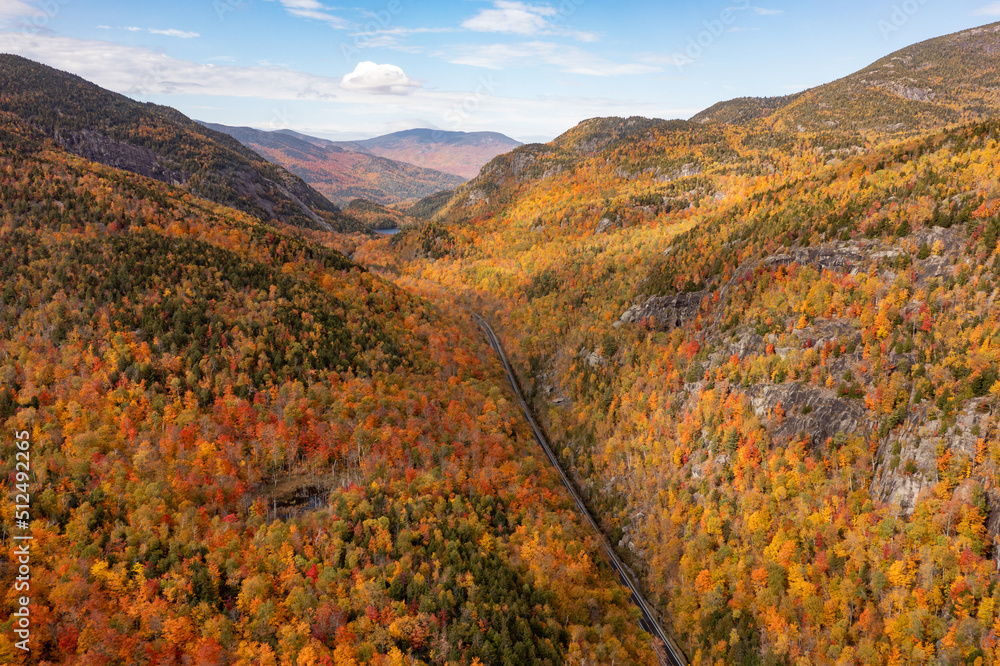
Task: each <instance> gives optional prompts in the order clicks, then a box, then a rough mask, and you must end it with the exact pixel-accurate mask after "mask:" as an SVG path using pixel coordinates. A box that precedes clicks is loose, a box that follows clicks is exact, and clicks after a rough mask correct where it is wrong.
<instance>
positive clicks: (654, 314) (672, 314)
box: [618, 291, 707, 331]
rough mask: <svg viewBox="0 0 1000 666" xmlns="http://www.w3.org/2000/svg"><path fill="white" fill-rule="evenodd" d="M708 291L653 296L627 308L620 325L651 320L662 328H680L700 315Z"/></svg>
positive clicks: (665, 329)
mask: <svg viewBox="0 0 1000 666" xmlns="http://www.w3.org/2000/svg"><path fill="white" fill-rule="evenodd" d="M706 293H707V292H704V291H694V292H690V293H681V294H675V295H673V296H653V297H651V298H649V299H648V300H647V301H646V302H645V303H640V304H637V305H633V306H632V307H630V308H629V309H628V310H626V311H625V313H624V314H622V316H621V318H620V319H619V320H618V322H619V324H618V325H619V326H620V325H621V324H636V323H638V322H641V321H643V320H650V321H652V322H654V325H655V326H656V327H657V328H659V329H660V330H664V331H669V330H672V329H675V328H679V327H681V326H683V325H684V324H685V323H686V322H688V321H690V320H692V319H694V318H695V317H696V316H697V315H698V311H699V310H700V309H701V301H702V299H703V298H705V295H706Z"/></svg>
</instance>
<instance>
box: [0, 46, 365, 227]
mask: <svg viewBox="0 0 1000 666" xmlns="http://www.w3.org/2000/svg"><path fill="white" fill-rule="evenodd" d="M0 111H4V112H8V113H12V114H14V115H16V116H18V117H19V118H21V119H23V120H24V121H26V122H27V123H28V124H30V125H31V126H32V127H35V128H37V129H38V130H39V131H40V132H41V133H42V134H44V135H45V136H47V137H50V138H52V139H54V140H55V141H56V142H57V143H59V145H61V146H62V147H63V148H66V149H67V150H69V151H71V152H73V153H75V154H77V155H80V156H82V157H86V158H88V159H92V160H95V161H97V162H100V163H102V164H106V165H108V166H113V167H116V168H121V169H125V170H127V171H131V172H132V173H136V174H139V175H142V176H146V177H149V178H154V179H156V180H159V181H161V182H165V183H172V184H175V185H180V186H182V187H184V188H185V189H187V190H189V191H190V192H192V193H193V194H196V195H198V196H201V197H204V198H206V199H209V200H210V201H214V202H216V203H221V204H224V205H227V206H232V207H234V208H237V209H239V210H242V211H244V212H246V213H250V214H251V215H254V216H256V217H259V218H261V219H264V220H269V219H276V220H278V221H281V222H284V223H287V224H293V225H296V226H302V227H307V228H315V229H325V230H348V229H351V228H354V227H356V224H355V223H353V221H351V220H350V219H349V218H346V217H345V216H344V215H342V214H341V212H340V210H339V209H338V208H337V207H336V206H335V205H333V204H332V203H331V202H330V201H328V200H327V199H326V198H324V197H323V196H322V195H321V194H319V193H318V192H317V191H316V190H314V189H313V188H311V187H309V186H308V185H306V184H305V183H304V182H303V181H302V179H301V178H299V177H297V176H294V175H292V174H291V173H289V172H288V171H286V170H285V169H283V168H281V167H279V166H276V165H273V164H270V163H268V162H267V161H265V160H263V159H261V157H260V156H259V155H257V154H256V153H254V152H253V151H251V150H249V149H248V148H245V147H244V146H242V145H241V144H240V143H239V142H237V141H235V140H233V139H232V138H230V137H228V136H226V135H224V134H221V133H218V132H214V131H212V130H210V129H207V128H205V127H202V126H201V125H199V124H198V123H196V122H194V121H192V120H191V119H189V118H187V117H186V116H184V115H183V114H181V113H180V112H178V111H176V110H174V109H171V108H169V107H162V106H157V105H154V104H140V103H138V102H134V101H132V100H130V99H128V98H127V97H124V96H122V95H118V94H116V93H113V92H110V91H107V90H104V89H102V88H100V87H98V86H96V85H94V84H92V83H89V82H87V81H85V80H83V79H81V78H79V77H77V76H74V75H72V74H68V73H66V72H61V71H58V70H55V69H52V68H50V67H46V66H45V65H41V64H38V63H35V62H32V61H30V60H26V59H25V58H21V57H19V56H14V55H7V54H0Z"/></svg>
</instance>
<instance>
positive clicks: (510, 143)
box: [299, 129, 522, 180]
mask: <svg viewBox="0 0 1000 666" xmlns="http://www.w3.org/2000/svg"><path fill="white" fill-rule="evenodd" d="M299 136H300V137H301V135H299ZM301 138H305V139H306V140H307V141H313V142H317V144H318V145H322V144H330V145H334V146H340V147H341V148H344V149H345V150H351V151H354V152H359V153H367V154H370V155H378V156H379V157H387V158H389V159H393V160H399V161H400V162H406V163H408V164H415V165H417V166H422V167H425V168H427V169H435V170H437V171H443V172H444V173H450V174H454V175H456V176H461V177H462V178H464V179H466V180H468V179H470V178H475V177H476V176H477V175H479V170H480V169H481V168H482V167H483V165H484V164H486V163H487V162H489V161H490V160H492V159H493V158H494V157H496V156H497V155H502V154H504V153H507V152H510V151H511V150H513V149H515V148H517V147H518V146H520V145H522V144H521V142H520V141H515V140H514V139H512V138H510V137H509V136H505V135H503V134H498V133H497V132H447V131H444V130H433V129H411V130H404V131H402V132H393V133H392V134H386V135H385V136H378V137H375V138H374V139H366V140H364V141H324V140H323V139H313V138H311V137H301Z"/></svg>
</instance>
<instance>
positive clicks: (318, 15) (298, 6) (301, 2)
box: [267, 0, 350, 29]
mask: <svg viewBox="0 0 1000 666" xmlns="http://www.w3.org/2000/svg"><path fill="white" fill-rule="evenodd" d="M267 1H268V2H274V1H275V0H267ZM277 1H278V2H280V3H281V6H282V7H284V8H285V11H287V12H288V13H289V14H291V15H292V16H298V17H299V18H307V19H312V20H314V21H321V22H323V23H326V24H327V25H329V26H330V27H331V28H337V29H343V28H347V27H348V26H349V25H350V24H349V23H348V22H347V21H346V20H344V19H342V18H340V17H339V16H336V15H334V14H331V13H330V9H331V8H330V7H326V6H325V5H323V4H322V3H320V2H318V1H317V0H277Z"/></svg>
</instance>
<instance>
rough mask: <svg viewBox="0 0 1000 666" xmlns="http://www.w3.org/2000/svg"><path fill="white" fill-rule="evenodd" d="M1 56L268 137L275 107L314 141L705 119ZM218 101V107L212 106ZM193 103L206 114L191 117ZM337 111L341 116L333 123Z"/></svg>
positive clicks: (134, 60) (241, 72)
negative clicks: (416, 127) (418, 127)
mask: <svg viewBox="0 0 1000 666" xmlns="http://www.w3.org/2000/svg"><path fill="white" fill-rule="evenodd" d="M0 52H7V53H16V54H19V55H22V56H24V57H26V58H30V59H32V60H35V61H38V62H42V63H45V64H47V65H49V66H52V67H56V68H58V69H61V70H65V71H69V72H72V73H74V74H77V75H78V76H81V77H83V78H84V79H87V80H88V81H93V82H94V83H96V84H97V85H99V86H102V87H104V88H108V89H110V90H114V91H116V92H120V93H123V94H126V95H130V96H132V97H138V98H140V99H150V98H154V99H155V101H157V102H159V103H161V104H171V105H173V106H177V107H179V108H180V110H181V111H185V112H187V113H188V114H189V115H190V114H192V113H194V114H200V115H204V114H201V110H203V109H208V108H211V109H213V111H212V112H211V114H210V115H211V116H212V117H210V118H204V119H205V120H212V121H214V122H222V123H226V124H231V125H252V126H257V127H264V126H265V125H266V124H267V123H268V122H272V123H273V119H274V117H275V114H276V112H275V110H274V109H275V107H276V106H282V107H284V106H285V105H288V106H290V107H293V108H294V117H293V119H292V120H289V121H288V122H283V123H282V125H281V126H282V127H286V126H287V127H289V128H290V129H294V130H297V131H303V132H306V133H316V132H320V131H322V132H330V133H338V134H348V133H352V132H353V133H365V134H366V135H368V136H374V135H375V134H380V133H385V132H384V129H385V127H388V126H389V125H388V124H389V123H394V122H398V121H399V119H400V118H410V119H412V118H424V119H425V121H426V122H425V123H424V124H425V126H430V127H440V128H442V129H448V130H463V131H467V132H471V131H479V130H495V131H501V132H505V133H507V134H510V135H513V136H528V135H537V134H548V135H551V136H555V135H556V134H560V133H562V132H564V131H565V130H567V129H569V128H570V127H573V126H574V125H576V124H577V123H578V122H579V121H581V120H583V119H584V118H592V117H597V116H633V115H641V116H647V117H667V118H676V117H687V116H688V115H691V114H692V113H694V112H695V111H697V109H678V108H670V107H664V106H661V105H658V104H654V103H650V102H642V101H635V100H622V99H609V98H603V97H585V96H578V97H563V96H554V95H547V96H543V97H537V98H531V99H522V98H516V97H507V96H504V93H505V92H506V89H505V88H504V86H503V83H502V82H495V81H492V80H490V81H489V82H488V83H489V85H488V86H487V85H486V84H485V83H483V84H481V90H452V91H444V90H430V89H427V88H424V87H419V86H417V85H416V84H414V86H413V87H412V90H411V92H410V94H408V95H405V96H404V95H381V96H374V95H372V94H371V92H370V91H368V90H351V89H345V88H343V87H341V83H342V81H341V79H340V78H338V77H328V76H316V75H313V74H307V73H305V72H301V71H297V70H293V69H290V68H287V67H278V66H259V67H234V66H224V65H211V64H202V63H195V62H191V61H188V60H180V59H176V58H171V57H169V56H167V55H164V54H163V53H158V52H156V51H153V50H151V49H148V48H144V47H139V46H124V45H120V44H114V43H112V42H108V41H103V40H80V39H72V38H68V37H58V36H52V35H34V36H24V35H21V34H17V33H10V32H7V33H4V32H0ZM404 76H405V74H404ZM406 80H409V79H408V78H407V79H406ZM172 96H176V97H174V99H175V100H176V101H172V99H171V97H172ZM185 96H192V97H191V98H189V97H185ZM209 96H211V97H213V98H214V99H215V100H218V101H217V102H215V103H212V104H209V105H206V103H205V102H206V100H205V98H206V97H209ZM186 102H190V103H193V104H197V105H199V106H198V107H197V108H196V107H194V106H190V107H185V106H184V104H185V103H186ZM331 109H336V112H335V113H331ZM271 129H274V127H273V126H271ZM397 129H398V128H397ZM380 130H381V131H380Z"/></svg>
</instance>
